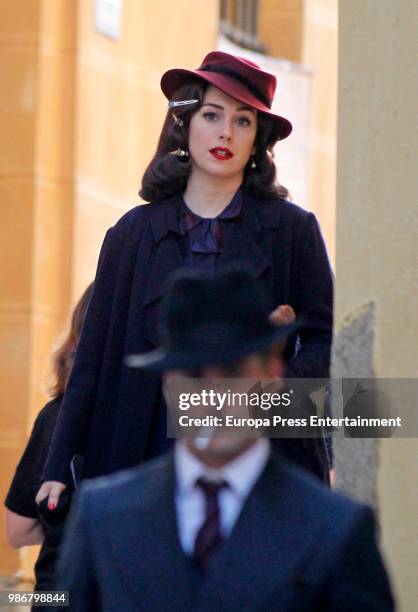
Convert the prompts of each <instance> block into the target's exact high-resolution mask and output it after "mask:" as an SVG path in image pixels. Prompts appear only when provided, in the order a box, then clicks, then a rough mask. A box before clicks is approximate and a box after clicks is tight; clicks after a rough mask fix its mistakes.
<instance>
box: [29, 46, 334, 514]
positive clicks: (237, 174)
mask: <svg viewBox="0 0 418 612" xmlns="http://www.w3.org/2000/svg"><path fill="white" fill-rule="evenodd" d="M275 87H276V78H275V77H274V76H273V75H271V74H269V73H268V72H264V71H263V70H261V69H260V68H259V67H258V66H257V65H256V64H254V63H253V62H251V61H249V60H247V59H243V58H240V57H236V56H233V55H230V54H228V53H223V52H220V51H214V52H211V53H209V54H208V55H207V56H206V57H205V58H204V60H203V62H202V64H201V66H200V67H199V68H198V69H196V70H183V69H172V70H168V71H167V72H166V73H165V74H164V75H163V77H162V80H161V88H162V91H163V93H164V95H165V96H166V97H167V99H168V101H169V102H168V107H169V108H168V112H167V117H166V120H165V123H164V126H163V129H162V132H161V136H160V139H159V143H158V147H157V151H156V154H155V156H154V157H153V159H152V161H151V162H150V164H149V166H148V168H147V169H146V171H145V174H144V177H143V180H142V188H141V190H140V195H141V197H142V198H143V199H145V200H149V201H150V203H149V204H145V205H140V206H137V207H136V208H134V209H132V210H130V211H129V212H128V213H127V214H125V215H124V216H123V217H122V218H121V219H120V220H119V221H118V222H117V223H116V225H115V226H114V227H112V228H111V229H110V230H109V231H108V233H107V235H106V237H105V240H104V243H103V246H102V250H101V254H100V258H99V263H98V268H97V275H96V280H95V287H94V292H93V296H92V303H91V304H92V307H91V308H90V309H89V313H88V316H87V319H86V324H85V326H84V330H83V334H82V336H81V339H80V343H79V346H78V349H77V354H76V357H75V363H74V368H73V371H72V374H71V377H70V380H69V384H68V387H67V390H66V393H65V397H64V400H63V404H62V409H61V413H60V416H59V419H58V422H57V427H56V431H55V434H54V438H53V441H52V444H51V450H50V453H49V457H48V460H47V463H46V467H45V470H44V474H43V480H44V482H43V484H42V487H41V489H40V491H39V492H38V495H37V499H38V500H39V499H41V498H42V497H45V496H47V495H48V496H49V501H50V504H51V505H52V506H54V505H55V504H56V503H57V500H58V499H59V496H60V494H61V492H62V491H63V490H64V489H65V487H66V486H67V485H68V483H69V482H70V480H71V474H70V469H69V466H70V460H71V457H72V456H73V454H74V453H75V452H76V449H79V448H80V446H81V447H82V450H83V454H84V469H83V477H85V478H92V477H95V476H100V475H104V474H109V473H112V472H115V471H118V470H120V469H123V468H127V467H130V466H134V465H137V464H139V463H141V462H142V461H144V460H146V459H150V458H152V457H155V456H157V455H160V454H162V453H164V452H165V451H167V450H168V449H169V447H170V446H171V445H172V440H169V439H167V434H166V407H165V403H164V400H163V396H162V393H161V379H160V376H159V375H158V374H154V373H149V372H143V373H141V374H140V375H134V374H133V373H132V372H130V371H129V370H127V369H126V368H124V367H123V361H124V358H125V356H126V355H127V354H130V353H134V352H141V351H146V350H149V349H151V348H152V347H155V346H156V345H157V343H158V332H157V330H158V323H159V320H160V304H161V298H162V296H163V295H164V293H165V291H166V280H167V279H168V277H169V276H170V274H171V273H172V272H173V271H175V270H176V269H178V268H181V267H184V266H185V267H188V268H197V269H200V270H202V271H204V273H205V274H207V275H208V276H210V275H212V274H213V273H214V272H215V271H217V270H221V269H223V268H225V267H227V266H230V265H231V264H236V265H237V266H240V267H241V268H243V269H245V270H248V271H250V272H251V274H252V276H253V277H254V278H256V279H257V283H259V284H261V285H263V286H264V287H265V288H266V289H267V292H268V295H269V298H270V307H271V310H272V312H276V313H277V312H278V314H279V315H280V311H281V310H280V309H281V307H286V308H291V309H292V310H293V311H294V312H295V313H296V315H297V316H299V317H303V318H304V320H305V321H306V326H305V328H304V330H303V331H301V332H300V334H299V336H298V339H297V341H296V339H295V338H293V339H292V340H291V341H290V342H289V344H288V348H287V352H286V355H285V359H286V376H287V377H290V378H291V377H299V378H326V377H327V376H328V373H329V362H330V346H331V338H332V315H333V310H332V309H333V306H332V299H333V298H332V292H333V288H332V274H331V270H330V266H329V262H328V258H327V254H326V249H325V245H324V242H323V239H322V235H321V232H320V229H319V226H318V223H317V220H316V218H315V216H314V215H313V214H312V213H310V212H307V211H305V210H303V209H302V208H300V207H298V206H297V205H295V204H293V203H291V202H289V201H287V200H286V199H285V198H286V197H287V190H286V189H285V188H284V187H282V186H281V185H279V184H278V183H277V181H276V168H275V165H274V161H273V147H274V145H275V144H276V143H277V142H278V141H279V140H283V139H284V138H286V137H287V136H289V134H290V132H291V130H292V126H291V124H290V122H289V121H288V120H287V119H285V118H284V117H281V116H279V115H278V114H276V113H274V112H273V111H272V110H271V105H272V102H273V96H274V92H275ZM201 308H202V309H204V308H205V305H204V304H202V305H201ZM316 443H317V441H316V440H314V441H313V442H311V441H306V443H304V442H303V441H302V440H290V441H288V444H287V447H288V448H286V452H288V454H289V456H290V457H291V458H292V459H293V460H294V461H296V462H297V463H299V464H300V465H301V466H303V467H305V468H306V469H308V470H309V471H311V472H312V473H313V474H315V475H317V476H318V477H319V478H320V479H321V480H326V479H327V474H328V465H327V463H326V460H325V452H324V445H323V441H321V448H320V449H318V448H316V446H315V445H316Z"/></svg>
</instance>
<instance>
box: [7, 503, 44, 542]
mask: <svg viewBox="0 0 418 612" xmlns="http://www.w3.org/2000/svg"><path fill="white" fill-rule="evenodd" d="M6 534H7V539H8V540H9V544H10V545H11V546H13V548H20V547H21V546H34V545H35V544H42V542H43V541H44V539H45V534H44V532H43V530H42V526H41V523H40V522H39V521H38V519H36V518H30V517H28V516H22V515H21V514H16V512H12V511H11V510H9V509H8V508H6Z"/></svg>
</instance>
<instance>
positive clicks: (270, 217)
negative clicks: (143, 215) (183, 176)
mask: <svg viewBox="0 0 418 612" xmlns="http://www.w3.org/2000/svg"><path fill="white" fill-rule="evenodd" d="M280 201H281V200H280V198H271V199H266V198H263V199H261V198H257V197H256V196H253V195H251V194H249V193H246V192H245V191H244V192H243V204H242V215H243V216H244V218H245V219H246V221H247V223H248V227H249V229H250V231H251V232H252V233H258V232H259V231H260V230H261V229H263V228H277V227H279V225H280V217H281V214H280V213H281V206H280ZM181 202H182V196H181V194H175V195H173V196H171V197H169V198H166V199H164V200H162V201H161V202H158V203H155V204H151V206H152V214H151V219H150V222H151V227H152V232H153V235H154V240H155V242H159V241H160V240H162V239H163V238H164V237H165V236H167V234H168V233H170V232H174V233H176V234H179V233H180V230H179V227H178V216H179V207H180V206H181Z"/></svg>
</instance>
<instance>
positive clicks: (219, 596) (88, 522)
mask: <svg viewBox="0 0 418 612" xmlns="http://www.w3.org/2000/svg"><path fill="white" fill-rule="evenodd" d="M174 500H175V471H174V461H173V458H172V456H171V454H170V455H166V456H165V457H163V458H160V459H157V460H154V461H150V462H148V463H147V464H146V465H145V466H143V467H141V468H134V469H132V470H129V471H127V472H123V473H121V474H116V475H114V476H110V477H109V476H108V477H104V478H100V479H97V480H96V481H95V482H91V483H87V484H86V485H85V487H83V488H82V490H81V492H80V496H79V498H78V500H77V502H76V504H75V508H74V512H73V514H72V516H71V519H70V522H69V525H68V531H67V537H66V541H65V543H64V546H63V550H62V557H61V561H60V564H59V570H58V574H59V576H60V580H59V581H58V585H57V587H58V588H59V589H60V590H69V591H70V607H71V610H73V611H74V612H90V611H91V610H97V611H99V610H101V611H102V612H106V611H109V612H110V611H112V612H113V611H114V610H123V611H124V612H134V611H135V612H136V611H139V610H141V611H144V612H145V611H149V612H155V611H157V610H158V611H159V612H184V611H185V610H194V611H196V612H198V611H199V612H212V611H213V610H217V611H219V612H234V611H237V612H238V611H239V612H255V611H259V612H260V611H262V610H265V611H266V612H267V611H268V612H272V611H275V612H289V611H291V610H293V611H295V612H296V611H297V612H353V611H356V612H357V611H358V612H360V611H361V612H389V611H392V610H393V609H394V604H393V599H392V595H391V591H390V586H389V583H388V579H387V575H386V572H385V569H384V567H383V564H382V560H381V557H380V554H379V552H378V549H377V546H376V542H375V538H374V520H373V516H372V513H371V511H370V510H369V509H367V508H366V507H364V506H360V505H359V504H355V503H354V502H351V501H348V500H347V499H344V498H343V497H342V496H340V495H337V494H336V493H331V492H329V491H328V490H327V489H326V488H325V487H323V486H321V485H320V484H316V482H315V481H314V479H312V478H310V477H309V476H307V475H305V474H304V473H303V472H302V471H300V470H299V469H297V468H291V467H290V466H288V465H286V464H284V463H283V461H282V460H281V458H279V457H275V456H274V455H272V456H271V458H270V459H269V461H268V463H267V465H266V468H265V470H264V471H263V473H262V475H261V476H260V478H259V480H258V481H257V483H256V484H255V487H254V489H253V490H252V491H251V493H250V495H249V497H248V498H247V500H246V502H245V504H244V506H243V509H242V511H241V513H240V516H239V518H238V521H237V523H236V525H235V526H234V528H233V530H232V533H231V535H230V536H229V538H228V539H227V540H226V541H225V543H224V544H223V546H222V547H221V548H220V549H219V550H218V551H216V553H215V554H214V556H213V558H211V559H210V564H209V566H208V569H207V575H206V577H205V578H204V579H203V580H202V579H200V580H199V579H196V578H199V577H196V574H195V572H193V566H192V564H191V561H190V560H189V559H187V557H186V555H185V554H184V553H183V550H182V549H181V546H180V544H179V538H178V535H177V523H176V512H175V501H174Z"/></svg>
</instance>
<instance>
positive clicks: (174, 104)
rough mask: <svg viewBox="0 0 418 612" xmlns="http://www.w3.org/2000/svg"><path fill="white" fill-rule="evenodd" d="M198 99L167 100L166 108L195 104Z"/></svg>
mask: <svg viewBox="0 0 418 612" xmlns="http://www.w3.org/2000/svg"><path fill="white" fill-rule="evenodd" d="M198 102H199V100H178V101H177V102H169V103H168V108H176V106H187V105H188V104H197V103H198Z"/></svg>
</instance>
